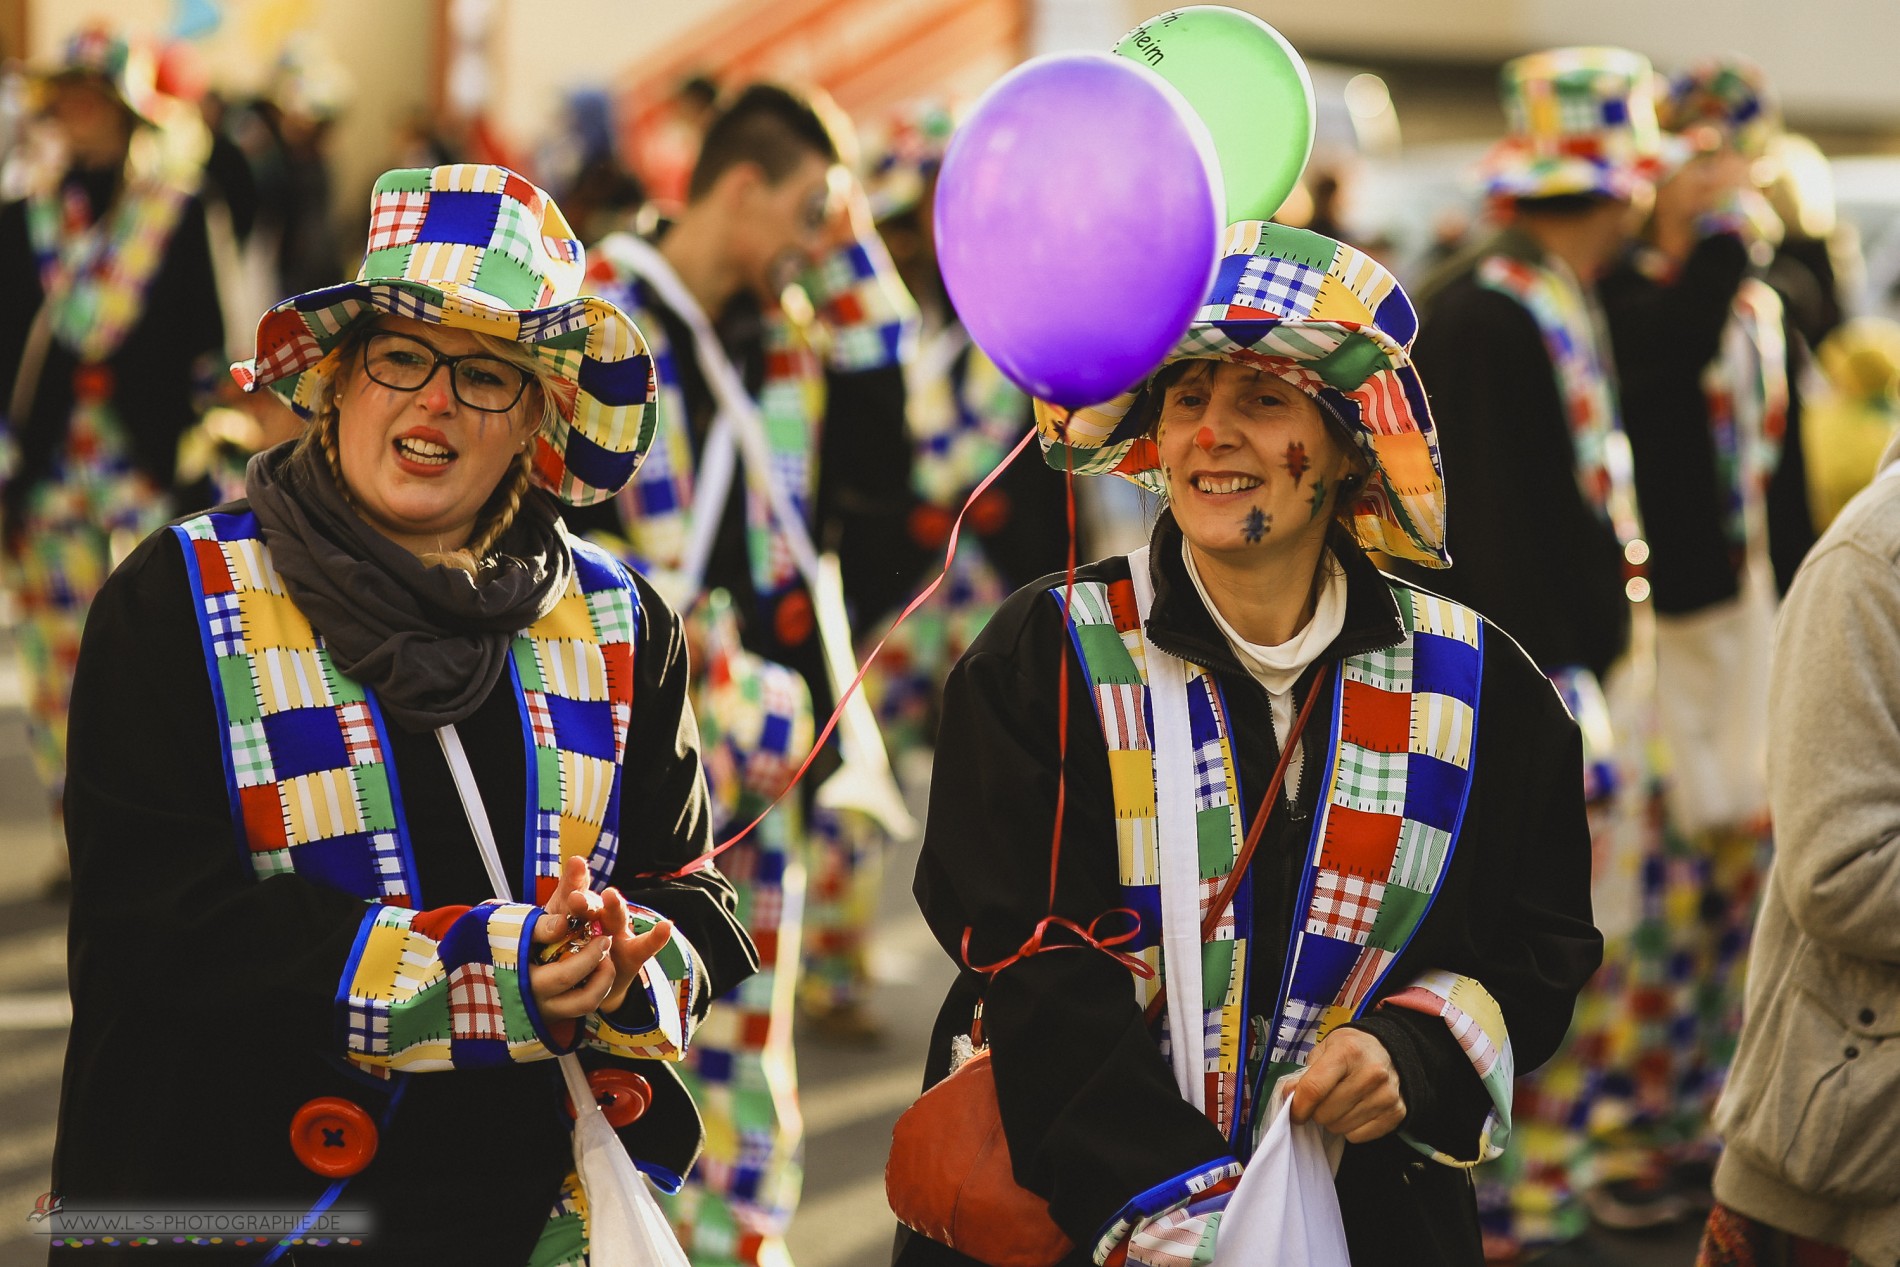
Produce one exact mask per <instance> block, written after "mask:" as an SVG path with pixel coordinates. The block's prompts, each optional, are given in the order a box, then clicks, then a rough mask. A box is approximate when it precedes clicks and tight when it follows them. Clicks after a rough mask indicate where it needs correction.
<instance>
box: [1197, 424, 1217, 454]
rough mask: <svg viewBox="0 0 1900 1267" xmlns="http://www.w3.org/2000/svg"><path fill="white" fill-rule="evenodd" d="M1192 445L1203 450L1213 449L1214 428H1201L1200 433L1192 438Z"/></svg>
mask: <svg viewBox="0 0 1900 1267" xmlns="http://www.w3.org/2000/svg"><path fill="white" fill-rule="evenodd" d="M1194 443H1196V444H1198V445H1200V446H1201V447H1202V448H1203V449H1211V448H1213V447H1214V444H1215V440H1214V428H1212V427H1202V428H1201V430H1200V433H1199V434H1198V435H1196V436H1195V437H1194Z"/></svg>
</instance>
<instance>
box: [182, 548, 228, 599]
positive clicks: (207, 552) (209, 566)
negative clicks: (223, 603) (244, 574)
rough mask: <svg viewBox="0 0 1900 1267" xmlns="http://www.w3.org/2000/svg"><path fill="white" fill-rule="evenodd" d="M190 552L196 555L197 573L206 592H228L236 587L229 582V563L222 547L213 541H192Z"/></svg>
mask: <svg viewBox="0 0 1900 1267" xmlns="http://www.w3.org/2000/svg"><path fill="white" fill-rule="evenodd" d="M191 552H192V553H193V554H195V555H197V556H198V575H199V576H200V577H202V578H203V580H204V587H205V593H206V594H229V593H231V592H232V591H233V590H235V589H237V586H235V585H233V584H232V583H231V565H230V564H229V563H228V562H227V561H226V560H225V557H224V548H223V547H222V546H220V545H219V544H218V543H217V542H215V541H193V542H192V543H191Z"/></svg>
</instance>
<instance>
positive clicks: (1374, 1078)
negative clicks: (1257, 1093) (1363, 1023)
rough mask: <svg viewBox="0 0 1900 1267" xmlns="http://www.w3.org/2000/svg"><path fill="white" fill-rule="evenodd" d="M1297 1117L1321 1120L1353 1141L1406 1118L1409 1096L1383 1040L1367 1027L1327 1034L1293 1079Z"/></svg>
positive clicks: (1388, 1128)
mask: <svg viewBox="0 0 1900 1267" xmlns="http://www.w3.org/2000/svg"><path fill="white" fill-rule="evenodd" d="M1293 1120H1294V1121H1295V1122H1306V1121H1309V1120H1310V1121H1315V1122H1318V1123H1319V1124H1320V1125H1321V1126H1323V1127H1325V1128H1326V1129H1327V1130H1329V1131H1331V1132H1332V1133H1333V1134H1335V1135H1344V1136H1345V1137H1346V1142H1347V1143H1351V1144H1363V1143H1365V1142H1366V1141H1368V1140H1374V1139H1378V1138H1380V1137H1381V1136H1384V1135H1390V1134H1391V1133H1392V1132H1393V1131H1396V1130H1397V1129H1398V1128H1399V1126H1400V1124H1401V1123H1403V1122H1404V1121H1405V1098H1404V1097H1403V1096H1401V1095H1400V1094H1399V1071H1398V1070H1397V1069H1395V1068H1394V1067H1393V1065H1392V1056H1391V1054H1390V1053H1388V1052H1387V1051H1386V1049H1385V1045H1384V1044H1383V1043H1381V1042H1380V1041H1379V1040H1378V1039H1376V1038H1374V1037H1373V1036H1372V1035H1370V1034H1368V1033H1366V1032H1365V1031H1364V1030H1358V1029H1336V1030H1334V1031H1333V1032H1332V1033H1330V1034H1328V1035H1327V1036H1326V1037H1325V1038H1324V1039H1322V1040H1321V1041H1320V1044H1319V1046H1318V1047H1315V1048H1314V1049H1313V1058H1312V1060H1310V1061H1308V1062H1307V1065H1306V1072H1305V1073H1303V1074H1301V1075H1300V1080H1299V1081H1298V1082H1295V1083H1294V1084H1293Z"/></svg>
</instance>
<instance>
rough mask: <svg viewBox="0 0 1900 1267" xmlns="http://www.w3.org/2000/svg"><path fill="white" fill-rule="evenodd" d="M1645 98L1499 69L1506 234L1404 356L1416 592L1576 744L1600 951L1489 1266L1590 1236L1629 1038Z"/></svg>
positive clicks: (1547, 1078)
mask: <svg viewBox="0 0 1900 1267" xmlns="http://www.w3.org/2000/svg"><path fill="white" fill-rule="evenodd" d="M1652 77H1653V76H1652V71H1651V69H1650V65H1649V62H1648V60H1647V59H1645V58H1643V57H1641V56H1639V55H1637V54H1634V53H1630V52H1626V51H1623V50H1621V49H1610V48H1569V49H1555V50H1551V51H1547V52H1543V53H1536V54H1532V55H1530V56H1527V57H1522V58H1518V59H1517V60H1515V61H1512V62H1509V63H1507V64H1506V65H1505V67H1504V70H1503V75H1502V90H1503V98H1504V107H1505V113H1506V117H1507V119H1508V120H1509V125H1510V132H1509V134H1508V135H1507V136H1506V137H1505V139H1504V140H1503V141H1501V142H1500V143H1499V144H1498V145H1497V146H1496V147H1495V148H1494V149H1493V150H1492V151H1491V153H1490V155H1489V156H1488V157H1487V159H1486V161H1485V178H1486V184H1487V188H1488V190H1489V192H1490V194H1491V195H1492V197H1493V198H1494V199H1495V200H1497V201H1498V202H1499V203H1500V204H1502V210H1503V212H1504V214H1505V216H1506V219H1507V225H1506V227H1505V228H1504V229H1503V230H1502V231H1500V232H1498V233H1497V234H1495V235H1494V236H1491V237H1489V238H1488V239H1486V240H1484V241H1481V242H1478V243H1475V244H1474V245H1473V246H1471V247H1469V248H1467V249H1466V250H1465V251H1463V252H1462V253H1460V254H1459V255H1457V256H1454V257H1453V258H1452V259H1451V260H1450V261H1448V262H1447V263H1446V265H1445V266H1444V268H1443V269H1442V270H1441V271H1440V273H1439V274H1437V275H1436V276H1435V277H1434V278H1431V279H1428V280H1427V282H1426V283H1425V285H1424V287H1423V291H1424V296H1423V299H1422V301H1421V302H1422V308H1423V324H1422V327H1421V329H1420V331H1419V337H1418V343H1417V346H1416V348H1415V350H1414V356H1415V357H1416V359H1417V361H1418V366H1419V372H1420V374H1421V375H1422V376H1423V377H1424V378H1425V380H1426V381H1427V382H1429V383H1431V384H1432V409H1433V412H1434V413H1435V414H1436V415H1437V416H1438V417H1439V419H1440V428H1439V434H1440V440H1439V443H1440V446H1441V449H1442V451H1443V456H1444V464H1445V479H1446V483H1447V484H1448V485H1449V486H1450V487H1451V488H1453V489H1455V490H1456V495H1455V496H1454V497H1453V499H1452V502H1451V506H1452V509H1451V515H1450V520H1449V527H1448V530H1447V531H1448V534H1449V535H1448V547H1449V549H1450V552H1451V556H1452V559H1453V565H1452V567H1451V568H1450V570H1449V571H1447V572H1444V573H1441V574H1438V575H1437V576H1434V577H1433V578H1432V579H1431V581H1429V582H1427V583H1429V584H1431V585H1432V586H1433V588H1435V589H1437V590H1438V591H1439V592H1441V593H1444V594H1446V595H1447V596H1449V597H1451V598H1453V599H1456V600H1457V601H1460V602H1464V603H1468V604H1470V605H1471V606H1472V607H1474V608H1476V609H1477V610H1478V611H1480V612H1482V613H1483V614H1484V615H1485V616H1486V617H1488V618H1489V619H1491V620H1494V621H1496V622H1497V623H1498V625H1499V626H1500V627H1501V628H1503V629H1504V630H1505V632H1507V633H1509V634H1510V635H1512V636H1513V637H1514V638H1516V639H1517V640H1518V641H1519V642H1520V643H1521V644H1522V645H1523V647H1524V649H1525V650H1526V651H1527V652H1528V653H1529V654H1530V656H1531V659H1532V660H1534V661H1535V662H1536V663H1537V665H1538V667H1539V668H1540V669H1542V670H1543V671H1544V673H1545V674H1546V675H1547V676H1548V677H1549V678H1550V679H1551V681H1552V682H1553V683H1554V684H1555V685H1556V687H1557V690H1558V692H1559V693H1560V694H1561V695H1562V696H1563V698H1564V700H1565V703H1566V704H1567V705H1568V706H1569V707H1570V710H1571V713H1572V714H1573V715H1574V716H1575V717H1576V718H1577V720H1578V722H1579V724H1580V725H1581V726H1582V729H1583V733H1584V768H1583V769H1582V770H1580V771H1579V772H1578V773H1579V776H1580V777H1581V778H1582V779H1583V780H1584V788H1585V796H1586V799H1587V801H1588V803H1589V812H1590V822H1591V836H1592V849H1593V853H1594V874H1593V885H1592V899H1593V907H1594V910H1595V918H1596V921H1597V924H1598V926H1599V927H1600V928H1601V929H1602V930H1603V933H1604V937H1605V942H1606V946H1605V964H1604V967H1603V969H1601V970H1600V971H1599V972H1598V974H1597V976H1596V977H1595V978H1594V979H1593V980H1592V982H1591V984H1590V986H1589V987H1587V988H1586V990H1585V991H1584V994H1583V996H1582V997H1581V998H1580V1000H1579V1002H1578V1011H1577V1016H1576V1021H1575V1026H1574V1028H1573V1030H1572V1032H1571V1036H1570V1039H1569V1040H1568V1042H1567V1044H1566V1046H1565V1048H1564V1049H1563V1050H1562V1051H1560V1052H1559V1053H1558V1054H1557V1055H1556V1056H1555V1057H1554V1058H1553V1059H1552V1060H1551V1062H1550V1063H1549V1064H1548V1065H1546V1066H1545V1067H1544V1068H1543V1069H1541V1070H1539V1071H1538V1072H1537V1073H1536V1074H1535V1075H1533V1076H1530V1077H1525V1078H1520V1079H1519V1080H1518V1083H1517V1090H1516V1096H1517V1098H1516V1104H1515V1108H1514V1114H1515V1117H1516V1120H1517V1123H1518V1131H1517V1133H1516V1136H1515V1137H1514V1142H1513V1145H1512V1147H1511V1149H1510V1150H1509V1151H1508V1152H1507V1153H1506V1155H1505V1157H1504V1159H1503V1160H1502V1161H1500V1162H1499V1163H1498V1164H1497V1165H1496V1166H1493V1167H1490V1168H1488V1170H1487V1171H1486V1172H1480V1173H1479V1175H1478V1176H1477V1179H1478V1188H1479V1207H1480V1210H1481V1212H1482V1214H1483V1217H1484V1219H1485V1223H1486V1231H1487V1234H1488V1237H1489V1241H1488V1245H1489V1248H1490V1249H1492V1250H1493V1251H1498V1252H1504V1251H1511V1250H1514V1249H1516V1248H1517V1247H1518V1246H1520V1245H1523V1244H1537V1243H1546V1242H1552V1241H1560V1240H1565V1239H1568V1238H1570V1237H1573V1236H1575V1235H1577V1234H1579V1233H1580V1232H1581V1231H1582V1230H1583V1227H1584V1222H1585V1216H1584V1213H1583V1209H1582V1206H1581V1202H1580V1200H1579V1197H1580V1193H1581V1191H1582V1189H1583V1188H1584V1187H1585V1186H1586V1185H1587V1184H1588V1183H1589V1182H1591V1176H1592V1174H1593V1169H1592V1166H1591V1162H1592V1150H1591V1148H1590V1132H1589V1129H1588V1128H1590V1127H1592V1126H1593V1125H1594V1124H1595V1121H1594V1118H1595V1115H1596V1114H1597V1112H1598V1110H1599V1108H1600V1107H1601V1105H1600V1100H1601V1097H1602V1096H1603V1095H1604V1094H1605V1092H1606V1091H1607V1090H1609V1089H1610V1087H1611V1086H1612V1085H1613V1084H1614V1081H1615V1079H1616V1078H1617V1077H1618V1074H1617V1072H1616V1070H1617V1069H1618V1068H1620V1065H1619V1064H1618V1063H1617V1061H1618V1057H1619V1043H1623V1042H1624V1040H1625V1038H1626V1037H1627V1036H1626V1035H1623V1034H1619V1033H1618V1032H1617V1031H1616V1028H1615V1027H1616V1026H1617V1025H1619V1024H1621V1013H1622V1006H1623V994H1622V991H1623V975H1624V973H1625V971H1626V969H1625V967H1624V963H1625V961H1626V959H1627V957H1628V941H1629V935H1630V931H1631V928H1632V925H1633V923H1634V910H1633V908H1634V906H1635V905H1636V896H1635V893H1634V891H1633V890H1634V880H1635V876H1636V873H1637V870H1638V868H1639V865H1640V861H1641V858H1642V856H1643V846H1642V840H1641V837H1642V833H1643V831H1644V830H1645V826H1644V822H1643V820H1644V816H1645V815H1644V806H1643V804H1642V799H1641V795H1640V790H1641V788H1643V787H1644V786H1646V785H1647V784H1648V782H1649V778H1648V774H1647V771H1646V770H1645V769H1644V753H1643V745H1642V744H1641V742H1640V730H1639V729H1638V728H1635V727H1633V726H1631V725H1612V713H1611V704H1610V702H1609V699H1608V698H1607V697H1606V691H1605V687H1606V679H1608V678H1609V676H1610V674H1611V671H1612V668H1613V667H1616V666H1619V665H1620V664H1621V663H1622V662H1623V661H1624V659H1625V654H1626V652H1627V651H1628V650H1629V647H1630V630H1631V595H1629V594H1628V593H1626V590H1625V575H1624V567H1625V559H1626V557H1631V558H1633V557H1637V556H1638V555H1639V554H1640V541H1641V537H1640V527H1639V520H1638V515H1637V504H1636V495H1635V488H1634V484H1633V479H1632V474H1631V462H1630V452H1629V442H1628V439H1627V437H1626V436H1625V435H1624V433H1623V429H1622V424H1621V420H1620V416H1619V412H1618V406H1617V394H1616V386H1615V378H1614V373H1613V370H1612V367H1611V364H1610V348H1609V341H1608V339H1607V337H1606V335H1605V334H1604V331H1603V326H1602V314H1601V312H1600V310H1599V309H1598V306H1597V302H1596V299H1595V296H1594V293H1593V284H1594V282H1595V279H1596V277H1597V276H1599V275H1600V274H1601V272H1602V271H1603V270H1604V269H1606V268H1607V267H1608V266H1609V265H1610V264H1611V263H1612V262H1613V261H1614V260H1615V259H1616V258H1617V257H1618V256H1619V255H1620V254H1621V253H1622V251H1623V249H1624V248H1625V247H1626V245H1627V241H1628V231H1629V230H1628V225H1629V221H1630V218H1631V211H1630V207H1631V203H1632V201H1634V200H1638V199H1641V198H1643V197H1645V196H1646V194H1647V191H1648V181H1649V177H1650V174H1651V172H1652V171H1653V167H1654V164H1655V162H1656V159H1657V156H1658V154H1659V151H1660V146H1661V136H1660V133H1659V131H1658V129H1657V125H1656V112H1655V96H1654V88H1653V85H1652V82H1651V81H1652ZM1620 676H1622V677H1624V678H1625V679H1627V678H1628V677H1629V676H1630V675H1629V674H1627V673H1623V674H1621V675H1620ZM1610 685H1612V686H1613V687H1614V686H1615V684H1610ZM1624 686H1625V687H1626V688H1628V689H1629V691H1630V693H1631V694H1632V695H1633V696H1634V697H1635V698H1634V699H1632V700H1631V701H1629V702H1628V704H1627V705H1626V706H1625V707H1621V708H1619V709H1618V710H1617V711H1618V712H1619V713H1620V714H1625V715H1628V716H1641V715H1642V714H1643V712H1644V711H1645V710H1644V708H1643V707H1642V703H1643V701H1642V692H1641V689H1640V687H1639V686H1631V685H1630V684H1629V683H1628V682H1627V681H1626V682H1625V683H1624ZM1617 720H1618V722H1619V723H1621V722H1623V721H1624V717H1622V716H1619V717H1618V718H1617Z"/></svg>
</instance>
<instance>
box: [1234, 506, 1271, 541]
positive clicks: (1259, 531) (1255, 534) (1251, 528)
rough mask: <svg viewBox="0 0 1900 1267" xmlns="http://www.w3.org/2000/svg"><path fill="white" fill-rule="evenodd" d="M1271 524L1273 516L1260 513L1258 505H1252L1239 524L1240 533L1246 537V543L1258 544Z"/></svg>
mask: <svg viewBox="0 0 1900 1267" xmlns="http://www.w3.org/2000/svg"><path fill="white" fill-rule="evenodd" d="M1272 526H1273V516H1272V515H1267V514H1262V513H1261V510H1260V507H1258V506H1254V507H1252V508H1250V509H1249V510H1248V511H1247V519H1246V522H1244V523H1243V524H1241V525H1240V533H1241V535H1242V536H1244V537H1246V538H1247V544H1248V545H1259V544H1260V542H1261V541H1262V540H1264V539H1265V538H1266V535H1267V530H1268V529H1269V528H1271V527H1272Z"/></svg>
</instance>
